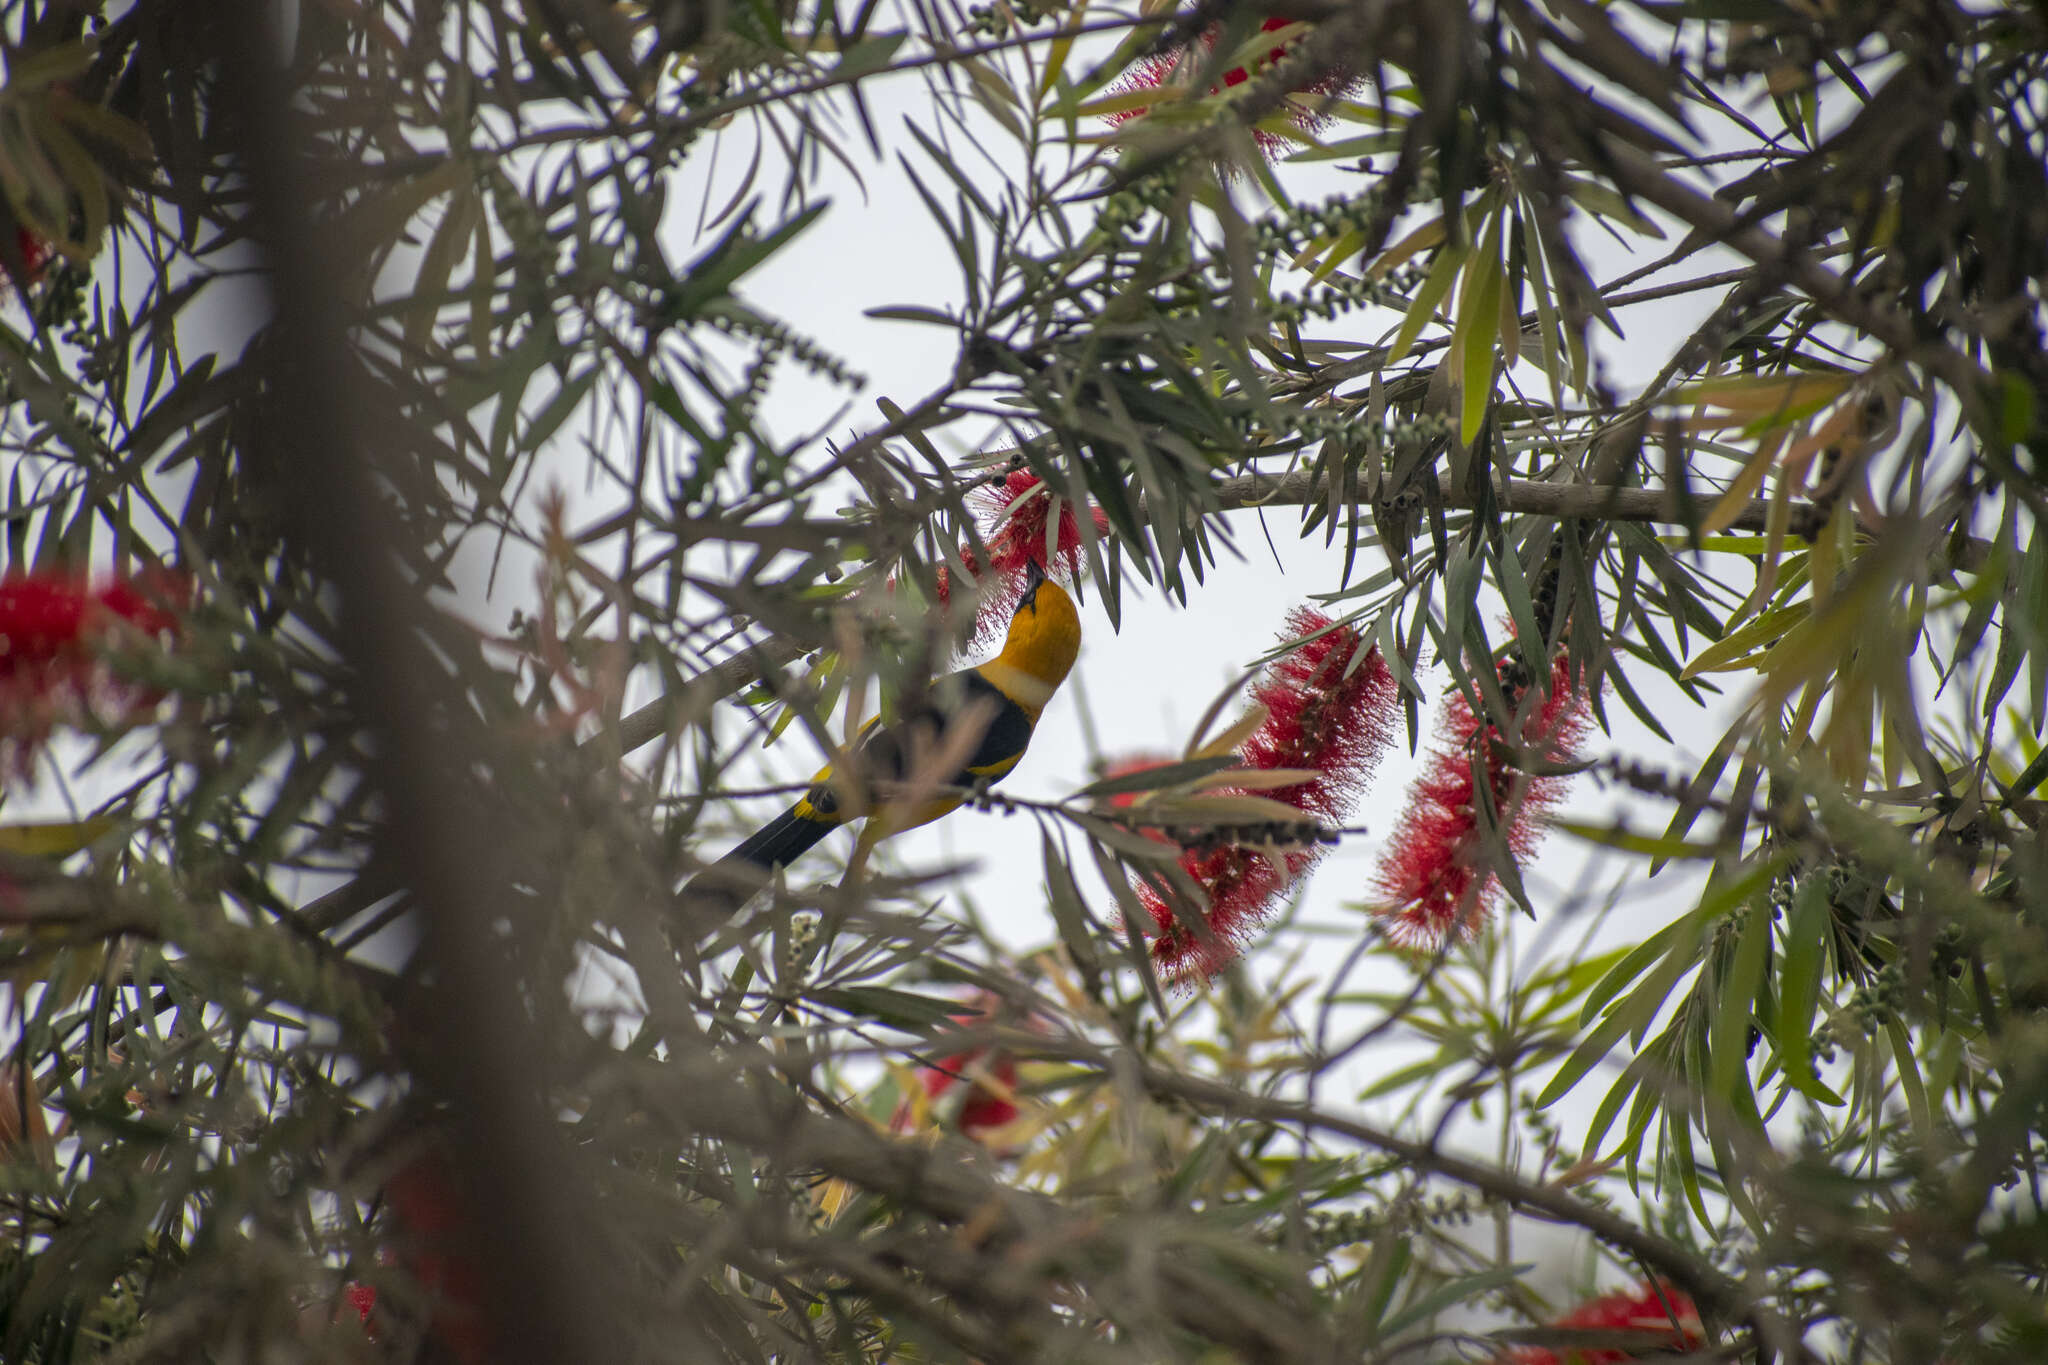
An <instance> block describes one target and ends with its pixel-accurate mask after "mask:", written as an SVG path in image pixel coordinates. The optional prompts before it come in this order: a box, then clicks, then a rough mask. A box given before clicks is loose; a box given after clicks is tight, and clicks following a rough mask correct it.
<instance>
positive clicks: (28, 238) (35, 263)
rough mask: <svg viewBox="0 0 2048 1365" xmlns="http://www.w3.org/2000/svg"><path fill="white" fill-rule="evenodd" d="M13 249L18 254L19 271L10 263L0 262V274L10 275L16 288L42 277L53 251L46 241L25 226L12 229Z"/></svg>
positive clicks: (23, 287) (30, 283) (23, 286)
mask: <svg viewBox="0 0 2048 1365" xmlns="http://www.w3.org/2000/svg"><path fill="white" fill-rule="evenodd" d="M14 249H15V251H16V252H17V253H18V254H19V256H20V269H19V271H18V272H17V271H16V269H15V266H14V265H13V264H12V263H0V274H5V275H7V276H10V277H11V278H12V279H13V280H14V283H15V285H16V287H17V288H21V289H26V288H28V287H29V286H30V285H32V284H34V283H35V282H36V281H37V280H40V279H41V278H42V277H43V270H44V268H45V267H47V266H48V265H49V264H50V257H51V255H52V254H53V253H52V252H51V250H50V244H49V243H48V242H46V241H44V240H43V239H42V238H41V237H38V236H37V235H36V234H35V233H33V232H31V231H29V230H28V229H27V228H25V227H17V228H16V229H15V230H14Z"/></svg>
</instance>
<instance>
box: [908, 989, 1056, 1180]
mask: <svg viewBox="0 0 2048 1365" xmlns="http://www.w3.org/2000/svg"><path fill="white" fill-rule="evenodd" d="M997 1007H998V1002H997V1001H995V1000H994V999H993V998H984V999H983V1000H981V1001H978V1002H976V1004H975V1006H974V1008H972V1009H967V1010H962V1011H961V1012H960V1013H958V1014H955V1015H954V1016H953V1018H954V1019H956V1020H957V1021H959V1022H960V1023H961V1024H963V1025H967V1026H969V1027H972V1026H974V1025H977V1024H985V1023H986V1022H987V1021H988V1020H989V1019H990V1018H992V1017H993V1016H994V1013H995V1011H996V1009H997ZM917 1083H918V1086H919V1088H920V1089H921V1090H922V1091H923V1092H924V1094H923V1101H924V1102H923V1103H922V1104H916V1103H913V1102H912V1101H909V1100H905V1101H904V1102H903V1103H902V1104H900V1105H898V1106H897V1107H896V1113H895V1116H894V1117H893V1118H891V1119H890V1121H889V1127H890V1130H891V1131H893V1132H898V1133H913V1132H916V1131H917V1129H918V1127H919V1126H920V1123H921V1122H923V1121H924V1120H923V1117H922V1116H924V1115H931V1116H932V1117H935V1118H938V1119H939V1121H940V1122H941V1123H942V1124H944V1125H945V1126H947V1127H950V1128H951V1129H952V1131H954V1132H956V1133H958V1134H959V1135H960V1136H961V1137H964V1138H966V1139H967V1140H968V1141H969V1142H974V1143H979V1144H980V1145H981V1146H983V1147H985V1148H987V1149H988V1150H989V1152H990V1153H991V1154H992V1155H994V1156H999V1157H1001V1156H1014V1155H1015V1154H1016V1149H1015V1147H1014V1145H1012V1144H1009V1143H1005V1142H1003V1141H1002V1140H1001V1139H1000V1137H999V1136H998V1135H999V1134H1000V1133H1001V1132H1002V1130H1003V1129H1005V1128H1007V1127H1009V1125H1010V1124H1012V1123H1014V1122H1016V1120H1017V1116H1018V1115H1019V1114H1021V1113H1022V1112H1023V1109H1022V1108H1021V1106H1019V1104H1018V1103H1017V1059H1016V1058H1015V1057H1012V1056H1011V1055H1010V1054H1009V1053H1008V1052H1007V1051H1005V1050H1003V1049H1002V1048H999V1047H993V1046H991V1045H990V1044H988V1043H977V1044H976V1045H975V1046H973V1047H970V1048H968V1049H966V1050H965V1051H962V1052H959V1053H956V1054H955V1055H953V1056H951V1057H947V1058H945V1059H944V1060H943V1061H940V1062H938V1063H937V1064H936V1065H933V1066H926V1067H920V1068H919V1069H918V1072H917ZM962 1086H965V1087H967V1090H966V1093H965V1094H964V1096H962V1097H961V1099H960V1102H959V1106H958V1108H957V1109H952V1108H951V1106H950V1105H946V1106H943V1107H945V1108H948V1109H951V1113H950V1116H939V1115H936V1114H933V1113H932V1111H933V1110H934V1109H936V1108H939V1107H941V1106H940V1104H939V1102H940V1100H941V1099H942V1098H943V1097H945V1096H947V1095H949V1094H952V1093H955V1092H956V1091H957V1090H958V1088H959V1087H962Z"/></svg>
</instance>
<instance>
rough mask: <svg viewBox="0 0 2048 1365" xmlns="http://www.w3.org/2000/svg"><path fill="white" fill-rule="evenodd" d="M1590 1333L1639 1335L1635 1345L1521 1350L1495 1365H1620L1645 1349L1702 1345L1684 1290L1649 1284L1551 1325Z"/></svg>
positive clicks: (1700, 1328) (1703, 1331)
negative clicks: (1637, 1342) (1640, 1339)
mask: <svg viewBox="0 0 2048 1365" xmlns="http://www.w3.org/2000/svg"><path fill="white" fill-rule="evenodd" d="M1550 1325H1551V1326H1552V1327H1566V1328H1570V1327H1576V1328H1580V1329H1582V1330H1584V1331H1588V1332H1639V1333H1641V1334H1642V1345H1641V1346H1638V1347H1619V1348H1617V1347H1606V1346H1602V1347H1566V1348H1563V1349H1561V1350H1557V1351H1553V1350H1550V1349H1548V1348H1547V1347H1535V1346H1523V1347H1518V1348H1516V1349H1514V1350H1512V1351H1509V1352H1507V1353H1506V1354H1504V1355H1499V1356H1495V1357H1494V1365H1621V1362H1624V1361H1630V1360H1634V1359H1636V1358H1637V1357H1638V1356H1640V1355H1641V1354H1642V1353H1643V1352H1645V1351H1688V1350H1691V1349H1693V1348H1695V1347H1698V1346H1703V1345H1705V1344H1706V1340H1707V1334H1706V1329H1705V1328H1704V1327H1703V1326H1702V1325H1701V1323H1700V1310H1699V1308H1698V1307H1697V1306H1696V1305H1695V1304H1694V1303H1693V1301H1692V1299H1691V1297H1690V1296H1689V1295H1687V1294H1686V1293H1685V1292H1684V1291H1683V1290H1680V1289H1676V1288H1674V1287H1673V1286H1672V1285H1670V1284H1668V1283H1666V1282H1663V1281H1649V1280H1646V1281H1644V1282H1643V1283H1641V1284H1639V1285H1637V1286H1636V1287H1635V1288H1633V1289H1623V1290H1619V1291H1617V1292H1615V1293H1612V1294H1608V1295H1606V1296H1604V1297H1602V1298H1597V1299H1593V1300H1591V1301H1590V1302H1587V1303H1582V1304H1580V1305H1579V1306H1578V1307H1577V1308H1574V1309H1573V1310H1572V1311H1571V1312H1569V1313H1567V1314H1565V1315H1564V1316H1563V1317H1561V1318H1559V1319H1557V1321H1555V1322H1553V1323H1551V1324H1550Z"/></svg>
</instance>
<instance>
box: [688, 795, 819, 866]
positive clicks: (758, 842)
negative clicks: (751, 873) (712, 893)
mask: <svg viewBox="0 0 2048 1365" xmlns="http://www.w3.org/2000/svg"><path fill="white" fill-rule="evenodd" d="M803 808H804V807H803V806H802V805H795V806H791V807H790V808H789V809H788V810H786V811H784V812H782V814H780V815H778V816H776V817H775V818H774V819H773V820H770V821H769V822H768V823H767V824H765V825H763V826H761V828H759V829H757V830H755V831H754V832H753V833H752V834H750V835H748V836H747V837H746V838H745V839H744V840H742V841H741V843H740V844H739V846H738V847H737V848H735V849H733V851H732V852H730V853H728V854H726V855H725V856H724V857H723V858H720V859H719V860H718V861H717V862H715V863H713V864H712V866H713V867H724V866H725V865H726V864H728V863H734V862H748V863H752V864H753V865H754V866H756V867H758V868H760V869H762V870H763V871H767V872H772V871H774V870H775V869H776V868H778V867H787V866H788V865H789V864H790V863H792V862H794V861H796V859H797V857H798V856H799V855H801V854H803V853H806V852H808V851H809V850H810V847H811V845H813V844H815V843H817V842H818V840H820V839H822V838H824V837H825V836H826V835H828V834H830V833H831V832H832V831H833V830H835V829H837V828H839V826H838V824H837V822H835V821H829V820H816V819H811V818H810V817H807V816H803V815H799V814H797V812H798V811H800V810H802V809H803Z"/></svg>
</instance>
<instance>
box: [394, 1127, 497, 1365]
mask: <svg viewBox="0 0 2048 1365" xmlns="http://www.w3.org/2000/svg"><path fill="white" fill-rule="evenodd" d="M384 1197H385V1199H386V1200H387V1201H389V1203H390V1205H391V1209H392V1212H393V1213H395V1214H396V1215H397V1219H398V1225H399V1231H400V1238H399V1250H398V1256H397V1260H398V1264H399V1266H400V1267H401V1268H403V1269H404V1270H405V1272H406V1273H407V1274H409V1275H411V1276H412V1278H413V1281H414V1283H416V1284H418V1285H419V1287H420V1289H421V1290H422V1291H424V1292H425V1294H426V1295H428V1296H429V1297H430V1298H431V1299H432V1300H433V1316H432V1317H431V1318H430V1319H429V1320H428V1323H427V1335H428V1336H430V1337H432V1338H433V1339H434V1340H435V1341H436V1342H438V1343H440V1345H441V1346H442V1347H444V1348H445V1349H446V1350H447V1352H448V1354H449V1355H450V1356H452V1357H453V1358H454V1359H456V1360H457V1361H460V1362H461V1363H462V1365H483V1363H484V1362H485V1361H487V1360H489V1359H490V1358H491V1354H492V1337H493V1335H494V1334H493V1333H492V1331H491V1322H490V1319H489V1318H488V1317H486V1316H485V1314H484V1276H483V1269H482V1267H481V1266H479V1265H478V1263H477V1261H476V1258H475V1256H474V1255H473V1254H472V1253H473V1251H474V1245H473V1244H474V1240H475V1235H476V1234H475V1231H474V1229H473V1228H472V1227H471V1226H470V1223H469V1218H468V1215H467V1213H466V1212H465V1210H464V1207H463V1203H462V1199H461V1191H460V1187H459V1185H458V1184H457V1183H456V1172H455V1169H454V1167H453V1166H452V1165H451V1164H450V1161H449V1158H448V1156H447V1154H446V1153H445V1152H444V1151H443V1150H442V1149H441V1148H439V1147H429V1148H428V1149H427V1150H426V1151H424V1152H422V1153H421V1154H420V1155H419V1156H417V1157H415V1158H413V1160H412V1161H410V1162H408V1163H407V1164H406V1165H405V1166H404V1167H403V1168H402V1169H400V1170H399V1172H398V1173H397V1174H396V1175H393V1176H392V1177H391V1178H390V1179H389V1180H387V1181H385V1182H384Z"/></svg>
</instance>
